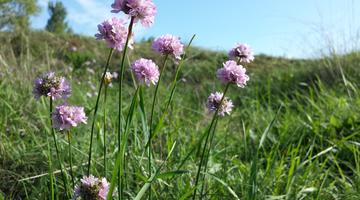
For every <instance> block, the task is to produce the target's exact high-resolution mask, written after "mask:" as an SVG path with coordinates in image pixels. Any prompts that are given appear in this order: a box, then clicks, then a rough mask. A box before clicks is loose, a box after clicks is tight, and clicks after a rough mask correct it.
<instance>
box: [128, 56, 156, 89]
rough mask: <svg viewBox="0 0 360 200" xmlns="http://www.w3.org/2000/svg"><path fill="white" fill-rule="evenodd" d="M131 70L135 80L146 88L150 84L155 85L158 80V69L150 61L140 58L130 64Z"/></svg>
mask: <svg viewBox="0 0 360 200" xmlns="http://www.w3.org/2000/svg"><path fill="white" fill-rule="evenodd" d="M131 69H132V71H133V72H134V73H135V76H136V78H137V79H138V80H139V81H140V82H142V83H145V84H146V85H147V86H150V83H152V84H153V85H155V84H156V83H157V82H158V80H159V75H160V73H159V68H158V66H157V65H156V64H155V63H154V62H153V61H152V60H148V59H144V58H140V59H138V60H136V61H135V62H133V63H132V64H131Z"/></svg>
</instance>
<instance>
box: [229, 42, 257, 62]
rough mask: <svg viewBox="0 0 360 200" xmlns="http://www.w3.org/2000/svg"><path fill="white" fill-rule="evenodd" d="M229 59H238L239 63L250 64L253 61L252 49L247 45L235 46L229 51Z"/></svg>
mask: <svg viewBox="0 0 360 200" xmlns="http://www.w3.org/2000/svg"><path fill="white" fill-rule="evenodd" d="M229 57H230V58H232V59H236V58H238V59H240V62H243V63H250V62H251V61H253V60H254V55H253V52H252V49H251V48H250V47H249V46H248V45H247V44H237V45H236V46H235V47H234V48H232V49H231V50H230V51H229Z"/></svg>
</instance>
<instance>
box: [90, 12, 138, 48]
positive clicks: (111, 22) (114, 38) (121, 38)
mask: <svg viewBox="0 0 360 200" xmlns="http://www.w3.org/2000/svg"><path fill="white" fill-rule="evenodd" d="M98 30H99V33H97V34H96V35H95V37H96V39H98V40H105V41H106V42H107V44H108V47H109V48H114V49H116V50H118V51H122V50H123V49H124V46H125V43H126V38H127V35H128V30H127V28H126V27H125V23H124V21H123V20H120V19H118V18H116V17H113V18H111V19H108V20H106V21H104V22H102V23H101V24H99V25H98ZM132 43H133V41H132V40H130V41H129V45H128V46H129V48H132Z"/></svg>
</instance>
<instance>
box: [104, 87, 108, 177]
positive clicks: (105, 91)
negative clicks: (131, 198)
mask: <svg viewBox="0 0 360 200" xmlns="http://www.w3.org/2000/svg"><path fill="white" fill-rule="evenodd" d="M107 88H108V86H107V85H105V89H104V128H103V134H104V139H103V140H104V176H105V177H106V99H107Z"/></svg>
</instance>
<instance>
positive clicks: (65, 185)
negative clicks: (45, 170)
mask: <svg viewBox="0 0 360 200" xmlns="http://www.w3.org/2000/svg"><path fill="white" fill-rule="evenodd" d="M49 110H50V125H51V134H52V136H53V139H54V145H55V150H56V156H57V159H58V162H59V165H60V171H61V175H62V179H63V184H64V188H65V194H66V196H67V198H70V196H69V191H68V184H67V178H66V175H65V173H64V170H63V166H62V163H61V159H60V153H59V148H58V145H57V142H56V135H55V131H54V128H53V125H52V120H51V115H52V110H53V100H52V97H50V108H49Z"/></svg>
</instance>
